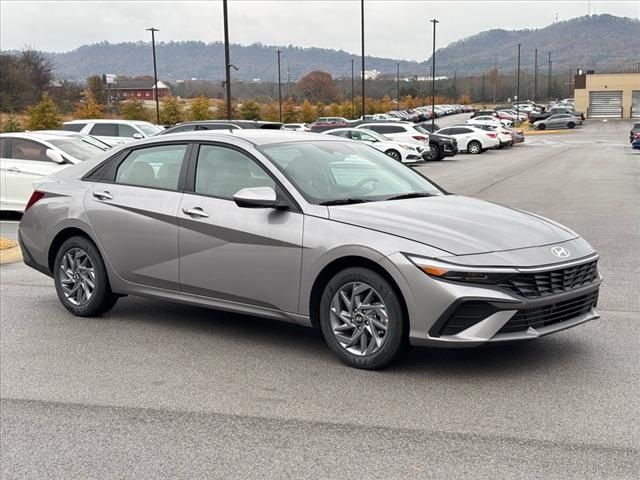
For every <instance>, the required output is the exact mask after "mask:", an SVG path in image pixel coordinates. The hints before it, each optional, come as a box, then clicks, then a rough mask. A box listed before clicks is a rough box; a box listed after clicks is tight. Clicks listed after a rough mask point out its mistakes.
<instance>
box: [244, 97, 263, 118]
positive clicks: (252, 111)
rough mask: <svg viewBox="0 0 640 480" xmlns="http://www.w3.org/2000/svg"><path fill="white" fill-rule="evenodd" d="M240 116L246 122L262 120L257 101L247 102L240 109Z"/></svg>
mask: <svg viewBox="0 0 640 480" xmlns="http://www.w3.org/2000/svg"><path fill="white" fill-rule="evenodd" d="M240 115H241V116H242V118H243V119H245V120H260V105H258V103H257V102H256V101H255V100H247V101H246V102H244V103H243V104H242V106H241V107H240Z"/></svg>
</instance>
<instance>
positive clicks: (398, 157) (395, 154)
mask: <svg viewBox="0 0 640 480" xmlns="http://www.w3.org/2000/svg"><path fill="white" fill-rule="evenodd" d="M384 153H386V154H387V155H389V156H390V157H391V158H393V159H394V160H396V161H398V162H401V161H402V155H400V152H398V151H397V150H387V151H386V152H384Z"/></svg>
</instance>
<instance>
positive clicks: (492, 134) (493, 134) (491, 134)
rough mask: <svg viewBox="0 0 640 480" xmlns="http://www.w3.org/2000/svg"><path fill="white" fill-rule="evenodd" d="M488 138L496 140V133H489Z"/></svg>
mask: <svg viewBox="0 0 640 480" xmlns="http://www.w3.org/2000/svg"><path fill="white" fill-rule="evenodd" d="M487 137H489V138H496V134H495V133H487Z"/></svg>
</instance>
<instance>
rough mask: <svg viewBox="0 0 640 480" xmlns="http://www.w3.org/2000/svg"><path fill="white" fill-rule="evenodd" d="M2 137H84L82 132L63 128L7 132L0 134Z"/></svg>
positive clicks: (44, 138)
mask: <svg viewBox="0 0 640 480" xmlns="http://www.w3.org/2000/svg"><path fill="white" fill-rule="evenodd" d="M1 135H2V136H3V137H15V138H25V139H29V138H31V139H34V140H44V141H45V142H46V141H49V140H56V139H59V138H61V137H67V138H68V137H76V138H77V137H86V136H87V135H84V134H82V133H78V132H67V131H64V130H35V131H31V132H29V131H26V132H11V133H9V132H7V133H3V134H1Z"/></svg>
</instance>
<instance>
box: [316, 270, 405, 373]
mask: <svg viewBox="0 0 640 480" xmlns="http://www.w3.org/2000/svg"><path fill="white" fill-rule="evenodd" d="M354 282H358V283H365V284H367V285H369V286H371V287H372V288H373V289H374V290H375V291H376V292H377V293H378V294H379V296H380V298H381V299H382V301H383V302H384V305H385V306H386V311H387V315H388V324H387V332H386V336H385V339H384V341H383V343H382V345H380V346H379V347H378V350H376V351H374V352H373V353H370V354H365V355H358V354H354V353H351V352H349V351H347V349H346V348H345V347H343V346H342V345H341V344H340V343H339V341H338V339H337V338H336V336H335V334H334V332H333V327H332V325H331V318H330V316H331V313H330V310H331V304H332V301H333V299H334V296H335V295H336V294H337V293H338V291H339V290H340V289H342V288H343V287H345V286H346V285H349V284H350V283H354ZM319 319H320V330H321V331H322V336H323V337H324V340H325V342H326V343H327V345H328V346H329V348H330V349H331V350H333V352H334V353H335V354H336V355H337V356H338V358H339V359H340V360H342V361H343V362H344V363H346V364H347V365H349V366H351V367H355V368H361V369H365V370H377V369H380V368H384V367H387V366H388V365H390V364H391V363H392V362H393V361H394V360H396V359H398V358H399V357H400V356H401V355H402V354H403V353H405V352H406V350H407V347H408V344H409V341H408V333H409V332H408V329H407V328H406V324H405V319H404V315H403V311H402V306H401V304H400V299H399V298H398V295H397V294H396V292H395V290H394V289H393V287H392V286H391V285H390V284H389V282H387V281H386V280H385V279H384V278H383V277H382V276H380V275H379V274H377V273H376V272H374V271H372V270H369V269H367V268H361V267H353V268H347V269H345V270H342V271H341V272H338V273H337V274H336V275H335V276H334V277H333V278H332V279H331V280H330V281H329V282H328V283H327V285H326V286H325V288H324V292H323V293H322V298H321V300H320V312H319Z"/></svg>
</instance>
